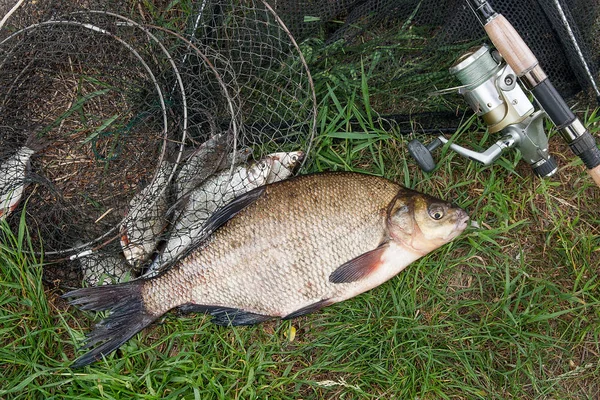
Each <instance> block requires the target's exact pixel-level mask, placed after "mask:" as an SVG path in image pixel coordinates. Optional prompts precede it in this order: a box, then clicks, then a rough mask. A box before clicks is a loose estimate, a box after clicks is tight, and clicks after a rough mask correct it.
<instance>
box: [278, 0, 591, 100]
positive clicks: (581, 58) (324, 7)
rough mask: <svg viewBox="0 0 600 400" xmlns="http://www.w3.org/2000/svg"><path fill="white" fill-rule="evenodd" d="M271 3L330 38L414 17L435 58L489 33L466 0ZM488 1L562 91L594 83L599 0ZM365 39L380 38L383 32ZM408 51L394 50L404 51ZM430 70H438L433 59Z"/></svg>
mask: <svg viewBox="0 0 600 400" xmlns="http://www.w3.org/2000/svg"><path fill="white" fill-rule="evenodd" d="M273 4H276V7H275V9H276V10H277V12H278V13H279V14H280V15H281V17H282V19H283V20H284V21H285V22H286V24H287V25H288V26H289V27H290V30H291V31H292V33H293V34H294V35H295V36H296V37H297V38H298V39H301V38H306V37H311V36H315V35H322V36H323V37H324V38H325V39H326V40H327V41H328V42H334V41H336V40H344V41H345V43H346V44H349V43H356V42H357V41H359V40H360V41H362V42H363V43H364V40H365V33H368V32H370V31H371V32H372V31H374V30H377V29H380V28H381V27H382V26H385V27H394V26H395V29H396V30H398V29H400V27H402V26H403V24H405V23H406V22H407V21H409V23H410V27H411V28H412V29H413V31H414V34H415V39H416V40H423V43H420V44H419V49H418V51H419V53H425V54H427V56H428V57H435V56H440V55H441V54H443V53H445V52H448V51H455V50H456V48H455V47H454V46H455V45H456V44H460V43H465V42H469V41H472V40H474V39H482V38H484V36H485V33H484V31H483V29H482V27H481V25H480V24H479V22H478V20H477V19H476V17H475V15H474V13H473V12H472V11H471V9H470V8H469V7H468V6H467V3H466V1H464V0H440V1H436V0H401V1H394V0H368V1H351V0H345V1H344V0H342V1H333V2H314V1H309V0H289V1H277V2H273ZM490 4H491V5H492V6H493V7H494V9H495V10H496V11H497V12H499V13H502V14H503V15H504V16H505V17H506V18H507V19H508V20H509V21H510V22H511V23H512V24H513V26H514V27H515V28H516V29H517V31H518V32H519V33H520V34H521V36H522V37H523V39H524V40H525V42H526V43H527V44H528V45H529V47H530V48H531V49H532V51H533V52H534V54H535V55H536V57H537V58H538V60H539V61H540V63H541V65H542V66H543V68H544V70H545V71H546V72H547V74H548V76H549V77H550V78H551V79H552V82H553V83H554V85H555V86H556V87H557V89H559V91H560V92H561V94H562V95H563V96H565V97H572V96H574V95H576V94H578V93H579V92H581V90H586V91H589V90H593V89H594V86H597V83H596V81H597V80H598V65H599V63H600V40H599V39H598V35H597V32H598V28H600V6H599V5H598V3H597V2H594V1H586V0H534V1H522V0H503V1H498V0H496V1H490ZM340 21H342V22H340ZM367 40H374V41H379V42H380V43H381V38H378V37H367ZM407 50H408V49H407V48H402V49H398V50H397V51H398V52H401V53H403V54H406V53H407ZM455 57H456V53H455ZM438 66H439V65H438ZM431 71H439V69H438V68H436V66H435V65H432V66H431ZM422 72H429V71H422ZM593 94H594V95H595V96H598V94H600V93H598V92H595V91H594V92H593Z"/></svg>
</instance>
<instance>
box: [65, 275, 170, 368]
mask: <svg viewBox="0 0 600 400" xmlns="http://www.w3.org/2000/svg"><path fill="white" fill-rule="evenodd" d="M142 283H143V281H132V282H128V283H124V284H120V285H107V286H97V287H89V288H83V289H77V290H73V291H71V292H69V293H66V294H64V295H63V298H73V300H71V301H70V304H72V305H77V306H80V308H81V309H82V310H92V311H103V310H110V315H109V316H108V317H107V318H106V319H104V320H102V321H101V322H100V323H98V324H97V325H96V327H95V328H94V330H93V331H92V332H91V333H89V334H88V335H87V340H86V342H85V345H84V346H83V348H84V349H89V348H92V347H93V346H95V345H96V344H98V343H101V344H100V345H99V346H97V347H95V348H93V349H92V350H90V351H89V352H87V353H86V354H84V355H83V356H81V357H79V358H78V359H77V360H75V361H74V362H73V364H72V365H71V367H72V368H80V367H83V366H85V365H88V364H91V363H93V362H95V361H97V360H100V359H101V358H102V356H106V355H108V354H110V353H112V352H113V351H115V350H117V349H118V348H119V347H120V346H121V345H122V344H123V343H125V342H126V341H128V340H129V339H131V337H133V335H135V334H136V333H138V332H139V331H141V330H142V329H144V328H145V327H146V326H148V325H150V324H151V323H152V322H153V321H154V320H155V319H156V318H158V317H159V316H155V315H151V314H150V313H148V312H147V311H146V310H145V307H144V302H143V300H142V291H141V289H142Z"/></svg>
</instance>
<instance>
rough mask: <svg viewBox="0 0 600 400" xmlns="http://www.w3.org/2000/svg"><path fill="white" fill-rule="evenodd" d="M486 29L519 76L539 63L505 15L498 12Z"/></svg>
mask: <svg viewBox="0 0 600 400" xmlns="http://www.w3.org/2000/svg"><path fill="white" fill-rule="evenodd" d="M484 29H485V31H486V32H487V34H488V36H489V37H490V39H491V41H492V43H494V46H496V49H498V51H499V52H500V54H502V57H504V60H506V63H507V64H508V65H510V66H511V68H512V69H513V70H514V71H515V73H516V74H517V76H522V75H524V74H525V73H526V72H528V71H530V70H531V69H532V68H534V67H535V66H536V65H537V64H538V60H537V58H535V55H533V53H532V51H531V49H529V46H527V44H526V43H525V42H524V41H523V39H522V38H521V35H519V33H518V32H517V31H516V30H515V28H513V26H512V25H511V24H510V22H508V20H507V19H506V18H504V16H503V15H500V14H498V15H497V16H496V17H495V18H494V19H492V20H491V21H489V22H488V23H487V24H486V25H485V26H484Z"/></svg>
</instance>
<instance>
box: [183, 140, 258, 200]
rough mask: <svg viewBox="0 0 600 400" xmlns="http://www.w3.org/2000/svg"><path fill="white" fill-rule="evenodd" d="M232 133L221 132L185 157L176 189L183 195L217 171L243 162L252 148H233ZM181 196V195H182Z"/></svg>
mask: <svg viewBox="0 0 600 400" xmlns="http://www.w3.org/2000/svg"><path fill="white" fill-rule="evenodd" d="M230 142H231V135H229V134H227V133H220V134H217V135H214V136H212V137H211V138H210V139H208V140H207V141H206V142H204V143H202V145H200V147H198V149H196V150H195V151H194V152H193V153H192V154H190V155H188V156H187V157H185V159H184V161H183V163H182V165H181V169H180V170H179V173H178V174H177V181H176V182H175V184H176V189H175V191H176V192H177V193H181V194H182V196H184V195H186V194H188V193H190V192H191V191H192V190H194V189H195V188H196V187H198V186H199V185H201V184H202V182H204V181H205V180H206V179H207V178H208V177H209V176H211V175H212V174H214V173H215V172H217V171H221V170H224V169H227V168H229V167H231V165H233V164H235V165H238V164H242V163H244V162H246V160H247V159H248V157H249V156H250V153H251V151H250V149H249V148H247V147H246V148H243V149H241V150H238V151H233V152H232V151H230V150H231V144H230ZM180 197H181V196H180Z"/></svg>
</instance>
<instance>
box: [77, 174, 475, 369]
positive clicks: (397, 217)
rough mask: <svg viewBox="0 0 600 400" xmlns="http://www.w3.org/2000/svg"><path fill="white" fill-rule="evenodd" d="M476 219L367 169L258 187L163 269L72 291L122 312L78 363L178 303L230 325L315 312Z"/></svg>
mask: <svg viewBox="0 0 600 400" xmlns="http://www.w3.org/2000/svg"><path fill="white" fill-rule="evenodd" d="M467 221H468V217H467V215H466V213H465V212H464V211H463V210H462V209H460V208H458V207H455V206H453V205H451V204H449V203H447V202H444V201H442V200H439V199H436V198H433V197H430V196H427V195H424V194H421V193H418V192H414V191H412V190H409V189H405V188H402V187H401V186H399V185H397V184H395V183H393V182H391V181H388V180H386V179H383V178H379V177H374V176H368V175H361V174H355V173H325V174H315V175H307V176H300V177H296V178H293V179H289V180H284V181H281V182H277V183H274V184H271V185H267V186H264V187H260V188H257V189H255V190H253V191H251V192H249V193H247V194H246V195H244V196H241V197H239V198H237V199H236V200H234V201H233V202H232V203H231V204H230V205H229V206H227V207H225V208H223V209H221V210H220V211H219V212H217V213H216V214H215V215H214V216H212V217H211V219H210V220H209V221H208V222H207V230H208V231H209V232H213V233H212V235H211V236H209V237H208V238H206V240H205V241H204V242H203V243H202V244H201V245H200V246H198V247H197V248H196V250H195V251H193V252H192V253H191V254H189V255H188V256H186V257H185V258H183V259H181V260H180V261H178V262H177V263H176V264H175V265H174V266H173V267H172V268H170V269H169V270H168V271H166V272H165V273H164V274H162V275H159V276H157V277H154V278H151V279H142V280H138V281H134V282H131V283H130V284H128V285H117V286H106V287H104V288H105V289H103V290H98V289H100V288H96V289H94V288H91V289H80V290H78V291H74V292H71V293H68V294H66V295H65V297H75V300H73V301H72V304H77V305H81V306H82V309H89V310H106V309H110V310H112V311H113V313H112V314H111V316H109V318H108V319H107V320H105V322H103V323H101V324H100V325H99V326H98V327H97V328H96V330H95V331H93V332H92V334H91V335H90V336H89V339H88V343H87V344H86V347H91V346H94V345H96V344H99V343H102V344H100V345H98V346H97V347H95V348H94V349H93V350H92V351H90V352H89V353H87V354H85V355H84V356H82V357H80V358H79V359H78V360H77V361H76V362H75V364H74V365H75V366H82V365H85V364H88V363H90V362H93V361H94V360H95V359H98V358H99V357H101V356H102V355H105V354H108V353H109V352H111V351H113V350H114V349H116V348H117V347H118V346H120V344H122V343H123V342H124V340H127V339H128V338H129V337H131V336H132V335H134V334H135V333H136V332H138V331H139V330H140V329H142V328H143V327H144V326H146V325H148V324H150V323H151V322H152V321H154V320H155V319H156V318H158V317H160V316H161V315H163V314H164V313H166V312H167V311H169V310H171V309H173V308H180V309H182V310H184V311H194V312H206V313H210V314H211V315H213V322H215V323H217V324H223V325H227V324H232V325H243V324H253V323H258V322H261V321H265V320H267V319H271V318H273V317H282V318H293V317H297V316H300V315H304V314H307V313H310V312H313V311H316V310H318V309H320V308H322V307H324V306H326V305H329V304H333V303H336V302H339V301H343V300H345V299H348V298H351V297H354V296H356V295H358V294H360V293H362V292H364V291H366V290H369V289H371V288H374V287H376V286H378V285H380V284H381V283H383V282H385V281H387V280H388V279H390V278H392V277H393V276H395V275H396V274H398V273H399V272H400V271H402V270H403V269H404V268H405V267H406V266H407V265H409V264H410V263H411V262H413V261H415V260H416V259H418V258H420V257H422V256H424V255H425V254H427V253H429V252H431V251H433V250H435V249H436V248H438V247H440V246H442V245H443V244H445V243H447V242H449V241H451V240H453V239H454V238H455V237H456V236H458V235H459V234H460V233H461V232H462V231H463V230H464V229H465V228H466V226H467ZM106 298H110V299H111V300H110V301H107V300H106ZM125 316H126V319H127V322H123V323H122V325H121V326H118V327H117V326H116V322H115V321H125ZM108 327H110V329H109V328H108Z"/></svg>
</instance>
